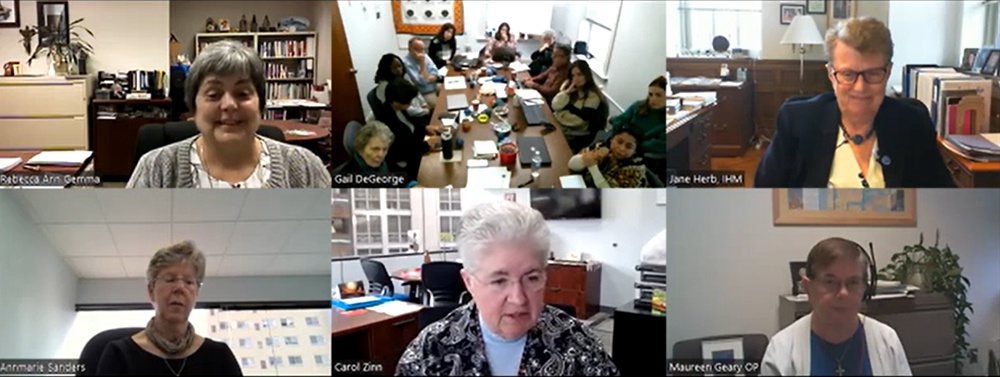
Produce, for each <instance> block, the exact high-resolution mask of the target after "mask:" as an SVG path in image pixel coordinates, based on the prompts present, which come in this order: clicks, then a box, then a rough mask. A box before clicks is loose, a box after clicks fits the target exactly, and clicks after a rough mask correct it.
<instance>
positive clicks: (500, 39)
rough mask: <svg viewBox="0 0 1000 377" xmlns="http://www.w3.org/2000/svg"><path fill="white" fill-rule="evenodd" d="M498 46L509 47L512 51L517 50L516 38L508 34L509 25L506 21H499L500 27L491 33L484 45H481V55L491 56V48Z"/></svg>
mask: <svg viewBox="0 0 1000 377" xmlns="http://www.w3.org/2000/svg"><path fill="white" fill-rule="evenodd" d="M498 47H509V48H510V49H511V50H514V52H515V53H516V52H517V38H513V37H511V36H510V25H508V24H507V23H506V22H504V23H501V24H500V27H499V28H497V32H496V33H494V34H493V37H492V38H490V39H489V40H487V41H486V47H483V50H482V52H483V55H485V56H486V58H492V57H493V49H495V48H498Z"/></svg>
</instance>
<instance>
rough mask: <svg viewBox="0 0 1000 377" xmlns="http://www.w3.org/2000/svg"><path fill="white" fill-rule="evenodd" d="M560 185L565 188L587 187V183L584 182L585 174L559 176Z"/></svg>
mask: <svg viewBox="0 0 1000 377" xmlns="http://www.w3.org/2000/svg"><path fill="white" fill-rule="evenodd" d="M559 186H562V188H564V189H568V188H581V189H582V188H587V184H586V183H584V182H583V176H582V175H579V174H572V175H564V176H562V177H559Z"/></svg>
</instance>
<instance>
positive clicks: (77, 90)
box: [0, 76, 91, 150]
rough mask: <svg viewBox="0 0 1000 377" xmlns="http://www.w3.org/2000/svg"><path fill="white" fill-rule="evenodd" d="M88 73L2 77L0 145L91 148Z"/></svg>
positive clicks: (0, 78)
mask: <svg viewBox="0 0 1000 377" xmlns="http://www.w3.org/2000/svg"><path fill="white" fill-rule="evenodd" d="M88 84H89V81H88V80H87V78H86V77H85V76H68V77H49V76H18V77H0V149H84V150H85V149H90V148H91V145H90V144H89V143H88V137H87V96H88V93H90V91H89V90H88Z"/></svg>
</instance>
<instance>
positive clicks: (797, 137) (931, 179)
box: [753, 92, 955, 188]
mask: <svg viewBox="0 0 1000 377" xmlns="http://www.w3.org/2000/svg"><path fill="white" fill-rule="evenodd" d="M775 123H776V124H775V126H776V130H775V133H774V141H773V142H772V143H771V145H770V146H768V147H767V151H765V152H764V156H763V157H762V158H761V160H760V162H759V163H758V165H757V172H756V174H755V175H754V182H753V183H754V187H780V188H784V187H793V188H794V187H826V186H827V182H828V181H829V178H830V169H831V168H832V167H833V155H834V152H835V149H836V147H837V145H836V144H837V143H836V140H837V137H838V136H839V134H840V132H841V130H840V126H839V124H840V109H839V108H838V107H837V97H836V96H835V95H834V94H833V93H832V92H830V93H824V94H820V95H817V96H815V97H812V98H808V99H803V100H790V101H788V102H785V103H784V104H783V105H781V109H779V110H778V117H777V120H776V121H775ZM874 127H875V133H876V135H877V137H878V140H877V141H876V142H877V143H878V154H879V156H881V157H879V158H877V161H879V162H880V163H881V164H882V174H883V178H884V179H885V186H886V187H887V188H920V187H955V181H954V180H953V179H952V178H951V173H950V172H949V171H948V168H947V167H946V166H945V164H944V158H943V157H942V156H941V153H940V152H939V151H938V147H937V139H936V137H937V132H936V130H935V128H934V124H933V123H932V122H931V119H930V115H929V113H928V112H927V111H926V108H920V107H917V106H915V105H911V104H909V103H906V102H903V101H900V100H897V99H895V98H890V97H885V98H884V99H883V100H882V105H881V106H879V108H878V113H877V114H876V115H875V121H874Z"/></svg>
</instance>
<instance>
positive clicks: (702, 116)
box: [667, 104, 716, 171]
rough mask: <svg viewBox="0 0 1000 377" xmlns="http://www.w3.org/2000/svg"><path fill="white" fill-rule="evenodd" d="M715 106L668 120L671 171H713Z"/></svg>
mask: <svg viewBox="0 0 1000 377" xmlns="http://www.w3.org/2000/svg"><path fill="white" fill-rule="evenodd" d="M715 106H716V105H714V104H712V105H708V106H706V107H703V108H701V109H698V110H695V111H694V112H693V113H691V114H689V115H688V116H686V117H684V118H683V119H677V120H674V121H671V122H669V123H667V170H678V171H688V170H700V171H706V170H711V168H712V143H711V130H712V126H711V118H712V113H713V112H714V111H715V110H714V109H715Z"/></svg>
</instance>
